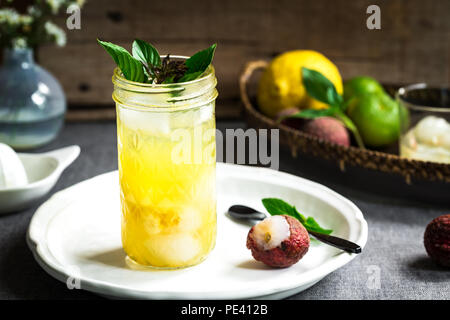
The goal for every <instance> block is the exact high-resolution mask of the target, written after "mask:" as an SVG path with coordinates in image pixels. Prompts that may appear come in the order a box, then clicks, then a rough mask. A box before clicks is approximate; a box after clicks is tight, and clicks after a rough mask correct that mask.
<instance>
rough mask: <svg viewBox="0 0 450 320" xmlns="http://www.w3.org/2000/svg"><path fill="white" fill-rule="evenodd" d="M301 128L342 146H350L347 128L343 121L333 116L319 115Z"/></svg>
mask: <svg viewBox="0 0 450 320" xmlns="http://www.w3.org/2000/svg"><path fill="white" fill-rule="evenodd" d="M301 130H303V131H304V132H307V133H309V134H312V135H314V136H316V137H318V138H321V139H324V140H327V141H330V142H333V143H336V144H340V145H342V146H346V147H348V146H350V136H349V134H348V131H347V129H346V128H345V127H344V125H343V124H342V122H340V121H339V120H337V119H335V118H332V117H319V118H316V119H313V120H309V121H307V122H306V123H305V124H304V125H303V126H302V128H301Z"/></svg>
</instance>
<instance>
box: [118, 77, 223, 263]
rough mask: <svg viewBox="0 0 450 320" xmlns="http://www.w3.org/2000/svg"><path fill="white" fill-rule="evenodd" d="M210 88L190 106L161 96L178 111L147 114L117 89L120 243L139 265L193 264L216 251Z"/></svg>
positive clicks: (163, 109)
mask: <svg viewBox="0 0 450 320" xmlns="http://www.w3.org/2000/svg"><path fill="white" fill-rule="evenodd" d="M196 85H197V86H198V85H199V84H198V83H197V84H196ZM213 85H214V86H213V87H212V90H213V91H212V92H210V94H205V93H202V95H199V96H198V97H197V99H196V100H195V101H194V102H193V104H192V105H186V102H185V100H186V99H185V100H183V99H182V96H180V95H179V94H178V95H167V97H166V98H167V99H169V100H170V99H171V97H174V99H178V100H176V101H180V102H179V105H181V103H183V105H181V106H180V107H178V106H177V102H175V103H172V104H169V103H168V104H167V106H166V105H163V106H162V107H158V106H152V107H150V108H149V109H147V108H145V107H140V106H136V105H137V104H136V101H142V99H143V98H142V96H141V97H136V94H135V93H133V92H131V93H126V94H125V93H123V92H118V89H117V88H116V91H115V96H114V97H115V100H116V102H117V137H118V154H119V179H120V199H121V210H122V244H123V248H124V250H125V252H126V253H127V255H128V257H129V258H131V259H132V260H133V261H134V262H136V263H138V264H140V265H144V266H150V267H156V268H181V267H187V266H191V265H195V264H197V263H200V262H201V261H202V260H204V259H205V258H206V256H207V255H208V253H209V252H210V251H211V250H212V249H213V247H214V245H215V238H216V194H215V163H216V155H215V154H216V150H215V117H214V105H215V103H214V100H215V97H216V96H217V91H215V78H214V82H213ZM188 89H189V88H188ZM185 91H186V92H190V93H191V96H190V97H192V92H195V91H192V90H191V91H189V90H185ZM209 91H211V89H209ZM209 91H208V92H209ZM205 92H206V91H205ZM131 96H134V98H133V97H131ZM124 97H126V98H127V101H128V102H129V103H128V104H127V103H123V102H122V101H123V100H124ZM158 99H161V97H158ZM164 99H165V98H164ZM121 100H122V101H121ZM130 100H132V101H130ZM150 100H151V98H150ZM161 103H162V102H161Z"/></svg>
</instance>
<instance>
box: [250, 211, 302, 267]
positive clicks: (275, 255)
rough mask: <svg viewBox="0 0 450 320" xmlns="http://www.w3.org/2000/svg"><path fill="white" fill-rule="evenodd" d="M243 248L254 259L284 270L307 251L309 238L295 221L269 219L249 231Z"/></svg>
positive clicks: (287, 217) (282, 218) (281, 217)
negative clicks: (246, 249)
mask: <svg viewBox="0 0 450 320" xmlns="http://www.w3.org/2000/svg"><path fill="white" fill-rule="evenodd" d="M247 248H248V249H250V250H251V251H252V256H253V258H255V260H258V261H261V262H263V263H264V264H266V265H268V266H271V267H276V268H285V267H289V266H291V265H293V264H294V263H297V262H298V261H299V260H300V259H301V258H302V257H303V256H304V255H305V254H306V252H308V248H309V235H308V231H306V229H305V227H303V225H302V224H301V223H300V222H299V221H298V220H297V219H295V218H292V217H290V216H286V215H279V216H271V217H268V218H266V219H264V220H263V221H261V222H259V223H258V224H256V225H254V226H253V227H252V228H251V229H250V231H249V233H248V236H247Z"/></svg>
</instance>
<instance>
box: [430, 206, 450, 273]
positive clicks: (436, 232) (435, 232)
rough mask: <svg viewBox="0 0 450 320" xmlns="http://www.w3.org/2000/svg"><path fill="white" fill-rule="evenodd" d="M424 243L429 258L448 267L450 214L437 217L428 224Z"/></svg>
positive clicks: (449, 264)
mask: <svg viewBox="0 0 450 320" xmlns="http://www.w3.org/2000/svg"><path fill="white" fill-rule="evenodd" d="M424 244H425V249H426V250H427V253H428V255H429V256H430V258H431V259H433V260H434V261H435V262H436V263H438V264H440V265H442V266H444V267H450V214H446V215H443V216H440V217H437V218H435V219H434V220H432V221H431V222H430V223H429V224H428V226H427V228H426V230H425V234H424Z"/></svg>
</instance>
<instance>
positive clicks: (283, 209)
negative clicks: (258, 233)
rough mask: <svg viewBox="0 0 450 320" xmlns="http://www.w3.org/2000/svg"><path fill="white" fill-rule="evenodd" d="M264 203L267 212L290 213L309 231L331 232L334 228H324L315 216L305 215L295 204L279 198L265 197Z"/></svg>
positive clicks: (272, 213)
mask: <svg viewBox="0 0 450 320" xmlns="http://www.w3.org/2000/svg"><path fill="white" fill-rule="evenodd" d="M262 203H263V205H264V207H265V208H266V210H267V212H269V213H270V214H271V215H273V216H275V215H283V214H285V215H288V216H291V217H293V218H295V219H297V220H298V221H300V223H301V224H303V226H304V227H305V228H306V230H308V231H315V232H319V233H323V234H330V233H332V232H333V230H330V229H324V228H322V227H321V226H320V225H319V224H318V223H317V221H316V220H315V219H314V218H313V217H305V216H304V215H302V214H301V213H300V212H298V211H297V209H296V208H295V206H292V205H290V204H289V203H287V202H286V201H283V200H281V199H278V198H265V199H262Z"/></svg>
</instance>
